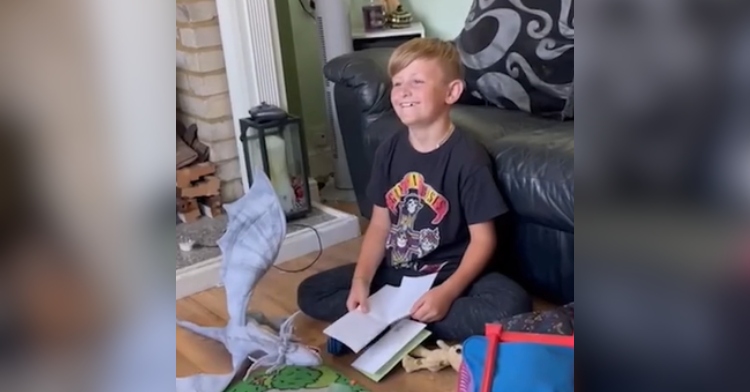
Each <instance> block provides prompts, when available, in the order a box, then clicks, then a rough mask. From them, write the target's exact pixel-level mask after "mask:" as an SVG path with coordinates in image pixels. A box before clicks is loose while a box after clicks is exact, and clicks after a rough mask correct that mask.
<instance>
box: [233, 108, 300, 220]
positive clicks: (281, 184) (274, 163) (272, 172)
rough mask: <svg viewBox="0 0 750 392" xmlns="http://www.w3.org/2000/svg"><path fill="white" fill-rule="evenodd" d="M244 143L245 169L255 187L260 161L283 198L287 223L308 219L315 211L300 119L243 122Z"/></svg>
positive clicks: (286, 118) (282, 203)
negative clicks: (256, 164)
mask: <svg viewBox="0 0 750 392" xmlns="http://www.w3.org/2000/svg"><path fill="white" fill-rule="evenodd" d="M240 141H242V148H243V150H244V152H245V167H246V168H247V173H248V179H249V181H250V183H251V184H252V181H253V179H252V174H251V173H252V166H251V165H252V163H251V155H250V152H251V151H252V152H253V154H252V157H253V158H252V160H253V161H255V162H257V158H258V157H260V159H261V161H262V164H263V171H265V173H266V175H267V176H268V178H269V179H270V180H271V183H272V184H273V186H274V189H275V190H276V194H277V195H278V196H279V201H280V202H281V206H282V207H283V208H284V211H285V212H286V218H287V220H293V219H298V218H301V217H304V216H306V215H307V214H308V213H310V211H311V210H312V204H311V202H310V187H309V183H308V178H309V176H310V168H309V164H308V161H307V146H306V145H305V135H304V132H303V129H302V122H301V121H300V119H299V118H297V117H294V116H291V115H289V114H287V115H286V116H285V117H284V118H282V119H274V120H266V121H260V120H257V119H254V118H250V117H248V118H243V119H241V120H240Z"/></svg>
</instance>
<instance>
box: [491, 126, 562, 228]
mask: <svg viewBox="0 0 750 392" xmlns="http://www.w3.org/2000/svg"><path fill="white" fill-rule="evenodd" d="M488 147H489V149H490V151H491V152H492V155H493V156H494V157H495V163H496V165H497V172H498V179H499V181H500V188H501V190H502V192H503V195H504V196H505V197H506V198H507V201H508V203H509V204H510V206H511V207H512V209H513V210H514V211H515V212H516V213H517V214H518V215H520V216H522V217H523V218H524V219H527V220H529V221H531V222H534V223H538V224H541V225H544V226H548V227H551V228H555V229H558V230H562V231H566V232H571V233H572V232H573V215H574V195H573V192H574V178H573V170H574V168H573V163H574V159H573V155H574V151H573V147H574V143H573V124H572V123H559V124H556V125H553V126H551V127H548V128H546V129H537V130H534V131H531V132H524V133H514V134H509V135H506V136H504V137H502V138H499V139H497V140H495V141H494V142H493V143H492V144H491V145H490V146H488Z"/></svg>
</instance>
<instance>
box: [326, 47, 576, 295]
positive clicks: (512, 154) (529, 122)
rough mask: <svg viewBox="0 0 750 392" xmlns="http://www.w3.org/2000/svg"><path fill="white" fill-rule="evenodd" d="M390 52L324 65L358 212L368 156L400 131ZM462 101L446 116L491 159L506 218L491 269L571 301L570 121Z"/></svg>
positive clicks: (367, 207)
mask: <svg viewBox="0 0 750 392" xmlns="http://www.w3.org/2000/svg"><path fill="white" fill-rule="evenodd" d="M392 50H393V49H389V48H383V49H368V50H363V51H358V52H354V53H350V54H347V55H344V56H341V57H338V58H335V59H333V60H331V61H330V62H328V64H326V66H325V68H324V73H325V77H326V78H327V79H328V80H330V81H331V82H333V83H335V87H334V97H335V101H336V112H337V116H338V120H339V124H340V127H341V129H342V137H343V144H344V148H345V149H346V156H347V160H348V164H349V170H350V173H351V176H352V183H353V185H354V191H355V194H356V196H357V202H358V204H359V208H360V211H361V212H362V214H363V215H364V216H365V217H369V216H370V213H371V210H372V204H371V202H370V201H369V200H368V199H367V197H366V195H365V188H366V187H367V182H368V181H369V177H370V170H371V167H372V156H373V153H374V152H375V149H376V148H377V146H378V145H379V143H380V142H381V141H382V140H384V139H385V138H387V137H388V136H389V135H391V134H393V133H395V132H398V131H400V130H404V129H405V127H404V125H403V124H401V122H400V121H399V119H398V118H397V117H396V115H395V113H394V112H393V110H392V108H391V103H390V79H389V78H388V75H387V70H386V65H387V62H388V58H389V56H390V53H391V52H392ZM471 101H472V100H471V99H470V98H469V97H467V98H466V99H462V101H461V102H460V103H459V104H457V105H455V107H454V108H453V110H452V113H451V116H452V118H453V121H454V123H455V124H456V126H458V127H462V128H463V129H465V130H466V131H469V132H471V133H472V134H473V135H474V136H475V137H477V138H478V139H479V140H480V141H482V143H483V144H484V145H485V146H486V147H487V149H488V150H489V151H490V153H491V154H492V155H493V156H494V158H495V164H496V173H497V180H498V185H499V186H500V188H501V192H502V194H503V196H504V197H505V199H506V203H507V204H508V205H509V206H510V208H511V213H510V214H507V215H506V216H505V217H503V218H502V219H500V221H499V222H498V228H499V231H498V233H499V234H498V239H499V244H500V246H499V249H498V255H497V263H496V267H497V269H498V270H500V271H501V272H504V273H506V274H507V275H509V276H510V277H512V278H514V279H516V280H517V281H518V282H519V283H521V284H522V285H524V286H525V287H526V289H527V290H529V291H530V292H531V293H532V294H534V295H537V296H539V297H542V298H544V299H546V300H548V301H551V302H554V303H569V302H573V300H574V298H573V269H574V268H573V205H574V198H573V189H574V186H573V155H574V154H573V122H572V121H567V122H560V121H557V120H549V119H543V118H538V117H533V116H531V115H529V114H527V113H524V112H520V111H510V110H504V109H500V108H497V107H495V106H490V105H489V104H484V103H478V104H477V103H475V102H471Z"/></svg>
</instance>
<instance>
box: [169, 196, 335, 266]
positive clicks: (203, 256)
mask: <svg viewBox="0 0 750 392" xmlns="http://www.w3.org/2000/svg"><path fill="white" fill-rule="evenodd" d="M334 219H336V217H335V216H333V215H330V214H327V213H325V212H323V211H321V210H320V209H318V208H315V207H313V209H312V210H311V212H310V214H309V215H308V216H306V217H305V218H303V219H298V220H294V221H291V222H288V223H287V235H289V234H291V233H294V232H297V231H300V230H310V229H309V228H308V226H313V227H315V226H316V225H320V224H322V223H325V222H328V221H331V220H334ZM226 228H227V218H226V215H220V216H218V217H216V218H206V217H202V218H201V219H198V220H197V221H195V222H192V223H179V224H178V225H177V236H176V241H175V245H174V246H175V249H176V251H177V269H178V270H179V269H182V268H185V267H189V266H191V265H195V264H198V263H201V262H203V261H206V260H210V259H213V258H215V257H218V256H221V250H220V249H219V248H218V247H217V246H216V241H218V239H219V238H221V236H222V235H223V234H224V231H225V230H226ZM183 237H187V238H190V239H192V240H193V241H195V245H194V246H193V250H191V251H190V252H183V251H181V250H180V247H179V239H180V238H183Z"/></svg>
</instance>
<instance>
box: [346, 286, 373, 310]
mask: <svg viewBox="0 0 750 392" xmlns="http://www.w3.org/2000/svg"><path fill="white" fill-rule="evenodd" d="M369 297H370V285H369V284H367V283H366V282H365V281H363V280H361V279H354V280H353V281H352V288H351V289H350V290H349V298H348V299H347V300H346V308H347V309H348V310H349V311H350V312H351V311H353V310H354V309H357V308H358V307H359V309H360V310H361V311H362V313H367V312H368V311H369V307H368V304H367V298H369Z"/></svg>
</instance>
